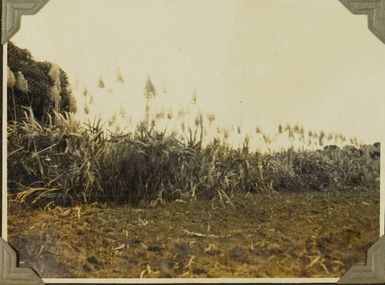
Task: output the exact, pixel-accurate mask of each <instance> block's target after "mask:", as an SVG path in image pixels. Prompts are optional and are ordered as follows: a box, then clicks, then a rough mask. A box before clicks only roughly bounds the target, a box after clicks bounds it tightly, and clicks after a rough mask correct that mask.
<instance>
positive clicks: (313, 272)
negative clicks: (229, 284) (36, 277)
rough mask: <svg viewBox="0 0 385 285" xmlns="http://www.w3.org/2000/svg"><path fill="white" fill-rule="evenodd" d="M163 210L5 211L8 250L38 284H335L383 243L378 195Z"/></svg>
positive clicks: (291, 197) (177, 205) (262, 199)
mask: <svg viewBox="0 0 385 285" xmlns="http://www.w3.org/2000/svg"><path fill="white" fill-rule="evenodd" d="M232 203H233V205H230V204H228V203H224V204H223V203H220V202H219V201H196V202H183V201H176V202H172V203H166V204H163V205H157V206H149V205H147V206H143V207H140V208H133V207H131V206H128V205H127V206H108V205H103V204H92V205H88V206H86V205H81V206H76V207H75V206H74V207H71V208H60V207H57V208H54V209H51V210H33V209H26V208H25V206H20V205H18V204H16V203H14V202H10V208H9V213H8V215H9V228H8V234H9V243H10V244H11V245H12V246H13V247H14V248H15V249H16V250H17V251H18V253H19V259H20V265H21V266H23V267H32V268H34V269H35V270H36V271H37V272H38V273H39V274H40V276H42V277H45V278H49V277H59V278H76V277H83V278H84V277H87V278H102V277H103V278H117V277H119V278H138V277H145V278H162V277H199V278H203V277H339V276H341V275H342V274H343V273H344V272H345V271H346V270H347V269H348V268H350V267H351V266H352V264H359V263H365V262H366V256H365V255H366V251H367V249H368V247H369V246H370V245H372V244H373V243H374V242H375V241H376V240H377V239H378V237H379V192H378V191H371V192H360V191H348V192H344V193H333V194H326V193H301V194H298V193H297V194H293V193H291V194H289V193H286V194H285V193H281V194H276V195H272V196H265V195H248V196H239V197H236V198H233V199H232Z"/></svg>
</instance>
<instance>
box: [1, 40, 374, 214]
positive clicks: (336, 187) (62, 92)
mask: <svg viewBox="0 0 385 285" xmlns="http://www.w3.org/2000/svg"><path fill="white" fill-rule="evenodd" d="M10 50H11V52H10V56H11V60H9V62H10V70H9V73H10V74H11V76H9V78H10V79H9V80H8V94H9V97H8V102H9V103H8V117H9V120H10V123H9V124H8V169H9V171H8V187H9V191H10V193H11V195H12V197H13V198H15V199H17V200H18V201H21V202H28V203H31V204H33V205H36V206H47V205H70V204H73V203H82V202H93V201H103V202H114V203H132V204H138V203H140V202H142V201H143V202H150V203H162V202H164V201H170V200H175V199H185V200H188V199H191V200H194V199H212V198H219V199H220V200H221V201H224V202H226V201H228V202H231V197H232V196H233V195H237V194H240V193H274V192H277V191H328V190H329V191H343V190H345V189H356V190H373V189H379V165H380V164H379V145H378V144H376V145H374V146H357V147H355V146H346V147H344V148H343V149H341V148H339V147H336V146H332V147H331V146H328V147H326V148H325V149H322V150H319V149H318V150H316V149H313V150H309V148H299V149H294V148H292V147H291V148H288V149H286V150H280V151H269V152H261V151H258V150H255V149H252V148H251V147H250V137H248V136H246V137H245V139H244V141H243V144H242V145H239V146H234V145H232V144H230V143H228V142H227V139H226V136H228V134H227V135H226V132H224V133H223V134H218V135H217V136H215V137H213V138H211V139H209V138H207V137H206V134H207V133H208V128H210V125H211V123H212V121H213V120H215V116H214V115H208V116H203V115H202V114H198V115H197V116H196V119H195V121H194V122H193V123H192V124H191V125H190V126H183V128H182V129H181V130H179V131H166V130H165V129H163V128H160V127H158V126H159V124H158V123H159V120H162V117H161V116H159V114H155V115H153V114H152V112H151V100H152V98H153V97H154V96H155V95H156V91H155V87H154V86H153V84H152V83H151V81H150V80H148V81H147V83H146V85H145V98H146V104H145V110H144V118H143V120H142V121H141V122H140V123H138V124H137V126H136V127H135V128H134V129H133V130H131V131H124V132H121V131H119V132H116V131H115V132H109V131H108V130H107V128H106V127H105V126H104V125H103V123H102V122H101V121H100V120H94V121H93V122H89V123H88V124H84V123H81V122H79V121H78V120H77V119H76V118H75V117H74V115H73V113H74V112H75V110H76V103H75V101H74V99H73V97H72V94H71V90H70V88H69V85H68V80H67V79H66V78H67V77H66V75H65V73H64V72H63V71H62V70H61V69H60V68H59V67H57V66H55V65H53V64H50V63H38V62H35V61H34V60H33V58H32V57H31V55H30V54H29V52H28V51H26V50H20V49H19V48H17V47H16V46H14V45H10ZM36 74H37V75H39V76H40V77H41V78H39V79H36ZM12 76H13V77H12ZM169 119H171V118H169ZM11 122H12V123H11ZM277 129H278V130H277V131H278V132H279V133H280V134H287V135H288V136H289V139H290V140H295V139H297V138H298V140H299V142H301V143H302V144H305V140H304V138H305V133H306V134H307V135H306V136H307V137H314V138H316V139H315V141H316V142H317V145H318V146H319V145H322V140H323V139H324V138H325V137H326V136H327V135H326V134H325V133H324V132H322V131H321V132H314V133H313V132H311V133H310V132H306V131H305V130H304V129H303V128H302V127H291V126H290V125H287V126H285V127H284V126H278V128H277ZM234 131H235V132H240V130H239V128H238V129H237V130H234ZM227 132H228V131H227ZM257 132H259V133H260V135H261V136H262V137H264V138H266V139H265V142H266V143H267V144H268V143H269V139H268V138H269V137H268V135H266V134H263V133H262V131H261V130H257ZM334 139H336V140H338V139H340V140H341V141H346V140H347V139H346V138H345V137H344V136H342V135H336V136H335V137H334ZM352 142H353V143H354V142H355V141H354V140H353V141H352Z"/></svg>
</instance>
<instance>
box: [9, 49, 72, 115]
mask: <svg viewBox="0 0 385 285" xmlns="http://www.w3.org/2000/svg"><path fill="white" fill-rule="evenodd" d="M52 65H53V64H52V63H49V62H39V61H35V60H34V58H33V57H32V55H31V53H30V52H29V51H28V50H27V49H21V48H19V47H17V46H16V45H15V44H13V43H12V42H9V43H8V67H9V71H8V72H9V74H14V75H13V76H15V75H18V77H19V76H23V78H24V79H25V80H26V83H27V85H28V90H25V89H23V88H20V86H18V84H17V83H16V84H12V83H11V84H8V98H7V99H8V118H9V120H18V119H19V118H22V117H23V112H24V108H25V107H31V108H32V110H33V113H34V116H35V118H36V119H37V120H38V121H39V122H41V121H43V120H45V119H47V115H48V114H51V115H52V114H53V110H54V108H55V106H54V102H53V101H52V98H51V92H52V88H53V86H54V83H55V80H54V79H53V78H51V76H50V75H49V74H50V69H51V67H52ZM9 77H12V75H9ZM57 81H58V82H59V83H60V94H59V95H60V98H61V101H60V113H65V112H75V111H76V102H75V99H74V98H73V96H72V92H71V88H70V85H69V82H68V77H67V74H66V73H65V72H64V71H63V70H62V69H60V74H59V78H58V80H57ZM8 83H9V80H8Z"/></svg>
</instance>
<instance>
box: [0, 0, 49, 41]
mask: <svg viewBox="0 0 385 285" xmlns="http://www.w3.org/2000/svg"><path fill="white" fill-rule="evenodd" d="M48 1H49V0H2V1H1V2H2V15H1V44H5V43H6V42H7V41H8V40H10V39H11V38H12V37H13V36H14V35H15V34H16V33H17V31H18V30H19V29H20V24H21V16H22V15H34V14H36V13H37V12H38V11H39V10H40V9H41V8H43V6H44V5H45V4H47V3H48Z"/></svg>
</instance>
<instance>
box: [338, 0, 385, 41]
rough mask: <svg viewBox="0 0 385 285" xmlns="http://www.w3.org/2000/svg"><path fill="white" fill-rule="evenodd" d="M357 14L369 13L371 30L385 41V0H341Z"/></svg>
mask: <svg viewBox="0 0 385 285" xmlns="http://www.w3.org/2000/svg"><path fill="white" fill-rule="evenodd" d="M339 1H340V2H341V3H342V4H343V5H344V6H345V7H346V8H347V9H348V10H349V11H350V12H352V13H353V14H355V15H367V16H368V26H369V30H370V31H371V32H372V33H373V34H375V35H376V36H377V38H379V39H380V40H381V41H382V42H383V43H385V0H339Z"/></svg>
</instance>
